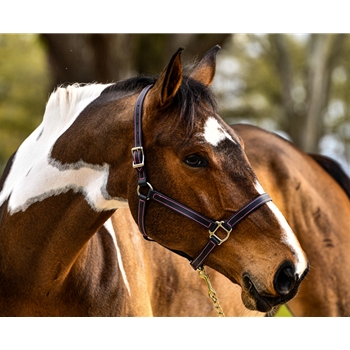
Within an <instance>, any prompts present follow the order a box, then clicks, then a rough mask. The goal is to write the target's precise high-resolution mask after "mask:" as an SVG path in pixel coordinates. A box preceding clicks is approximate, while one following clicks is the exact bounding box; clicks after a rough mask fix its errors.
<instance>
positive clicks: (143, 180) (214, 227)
mask: <svg viewBox="0 0 350 350" xmlns="http://www.w3.org/2000/svg"><path fill="white" fill-rule="evenodd" d="M151 87H152V85H148V86H146V87H145V88H144V89H143V90H142V91H141V93H140V95H139V97H138V98H137V101H136V104H135V107H134V128H135V134H134V136H135V144H134V145H135V147H133V148H132V149H131V153H132V157H133V167H134V168H135V169H136V170H137V173H138V187H137V194H138V197H139V207H138V226H139V229H140V231H141V233H142V235H143V237H144V238H145V239H147V240H152V239H150V238H149V237H148V236H147V234H146V229H145V213H146V205H147V202H148V201H149V200H152V201H155V202H158V203H160V204H162V205H164V206H166V207H168V208H169V209H172V210H174V211H176V212H177V213H179V214H181V215H183V216H185V217H187V218H189V219H191V220H193V221H195V222H197V223H198V224H200V225H202V226H204V227H205V228H206V229H208V230H209V241H208V243H207V244H206V245H205V246H204V247H203V248H202V249H201V251H200V252H199V253H198V254H197V255H196V256H195V257H194V258H191V257H190V256H188V255H187V254H186V253H184V252H181V251H178V250H172V249H170V250H172V251H173V252H175V253H177V254H179V255H181V256H183V257H185V258H187V259H188V260H189V261H190V265H191V266H192V267H193V269H195V270H197V269H198V268H199V267H202V266H203V263H204V260H205V259H206V258H207V257H208V255H209V254H210V253H211V252H212V251H213V249H214V248H215V247H217V246H218V245H220V244H222V243H224V242H225V241H226V240H227V239H228V238H229V236H230V233H231V231H232V229H233V227H234V226H236V225H237V224H238V223H239V222H240V221H241V220H243V219H244V218H245V217H246V216H248V215H249V214H251V213H252V212H253V211H255V210H256V209H258V208H259V207H260V206H262V205H263V204H265V203H266V202H269V201H271V200H272V199H271V198H270V197H269V195H268V194H267V193H264V194H261V195H259V196H258V197H256V198H254V199H253V200H252V201H250V202H249V203H248V204H246V205H245V206H243V207H242V208H241V209H239V210H238V211H237V212H235V213H234V214H233V215H232V216H231V217H229V218H228V219H227V220H226V221H214V220H212V219H209V218H207V217H205V216H203V215H202V214H200V213H198V212H196V211H194V210H192V209H190V208H189V207H187V206H185V205H183V204H181V203H179V202H177V201H176V200H174V199H172V198H170V197H168V196H166V195H165V194H162V193H160V192H158V191H156V190H154V189H153V187H152V186H151V184H150V183H149V182H148V181H147V174H146V169H145V155H144V150H143V147H142V105H143V101H144V99H145V96H146V94H147V92H148V91H149V89H150V88H151ZM141 188H142V189H144V190H147V189H148V193H147V194H146V195H145V194H142V193H141V192H140V189H141ZM143 192H145V191H143ZM219 228H221V229H223V230H224V231H225V234H226V236H225V237H224V238H220V237H219V236H218V235H217V231H218V229H219Z"/></svg>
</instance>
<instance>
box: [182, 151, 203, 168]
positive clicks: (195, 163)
mask: <svg viewBox="0 0 350 350" xmlns="http://www.w3.org/2000/svg"><path fill="white" fill-rule="evenodd" d="M185 163H186V164H187V165H189V166H191V167H193V168H204V167H206V166H207V165H208V161H207V160H206V159H205V158H204V157H202V156H200V155H198V154H191V155H190V156H188V157H186V159H185Z"/></svg>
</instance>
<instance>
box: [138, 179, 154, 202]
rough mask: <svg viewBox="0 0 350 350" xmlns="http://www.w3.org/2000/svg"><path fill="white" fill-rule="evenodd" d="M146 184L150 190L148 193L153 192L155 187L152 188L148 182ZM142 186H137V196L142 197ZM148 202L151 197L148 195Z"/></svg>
mask: <svg viewBox="0 0 350 350" xmlns="http://www.w3.org/2000/svg"><path fill="white" fill-rule="evenodd" d="M146 184H147V186H148V187H149V190H148V193H149V192H150V191H153V187H152V185H151V184H150V183H149V182H146ZM140 187H141V186H140V185H139V186H137V190H136V192H137V195H138V196H139V197H140V194H141V193H140ZM142 187H145V186H142ZM147 200H149V197H148V195H147Z"/></svg>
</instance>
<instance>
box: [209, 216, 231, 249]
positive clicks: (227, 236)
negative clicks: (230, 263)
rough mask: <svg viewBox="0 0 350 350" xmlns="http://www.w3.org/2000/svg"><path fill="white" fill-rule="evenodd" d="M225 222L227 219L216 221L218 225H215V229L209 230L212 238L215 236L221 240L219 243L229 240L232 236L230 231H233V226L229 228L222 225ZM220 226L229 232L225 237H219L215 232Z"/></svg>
mask: <svg viewBox="0 0 350 350" xmlns="http://www.w3.org/2000/svg"><path fill="white" fill-rule="evenodd" d="M224 222H225V221H216V222H215V223H216V227H215V229H214V231H210V230H209V237H210V238H211V237H213V236H214V237H215V238H216V239H217V240H218V241H219V243H218V245H220V244H221V243H224V242H225V241H227V240H228V238H229V237H230V233H231V231H232V228H231V229H230V230H228V229H227V228H226V227H225V226H223V225H222V224H223V223H224ZM220 227H221V228H222V229H223V230H225V231H226V233H227V235H226V237H225V238H220V237H218V236H217V235H216V234H215V232H216V231H217V230H218V229H219V228H220Z"/></svg>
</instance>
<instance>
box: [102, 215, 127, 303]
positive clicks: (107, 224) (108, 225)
mask: <svg viewBox="0 0 350 350" xmlns="http://www.w3.org/2000/svg"><path fill="white" fill-rule="evenodd" d="M104 227H105V228H106V230H107V231H108V233H109V234H110V235H111V237H112V239H113V242H114V245H115V248H116V250H117V259H118V266H119V269H120V272H121V274H122V277H123V280H124V284H125V286H126V289H127V290H128V292H129V296H131V292H130V285H129V281H128V278H127V277H126V272H125V269H124V265H123V260H122V256H121V254H120V249H119V247H118V243H117V239H116V236H115V231H114V228H113V224H112V220H111V219H110V218H109V219H108V220H107V221H106V222H105V223H104Z"/></svg>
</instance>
